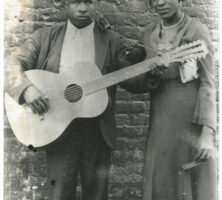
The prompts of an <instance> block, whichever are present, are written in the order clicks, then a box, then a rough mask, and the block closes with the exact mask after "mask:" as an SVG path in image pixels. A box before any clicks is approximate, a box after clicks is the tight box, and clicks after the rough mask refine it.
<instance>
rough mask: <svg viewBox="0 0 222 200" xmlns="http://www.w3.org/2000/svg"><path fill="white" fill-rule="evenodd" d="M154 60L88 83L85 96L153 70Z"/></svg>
mask: <svg viewBox="0 0 222 200" xmlns="http://www.w3.org/2000/svg"><path fill="white" fill-rule="evenodd" d="M154 59H157V57H154V58H152V59H149V60H145V61H143V62H140V63H138V64H135V65H132V66H130V67H126V68H123V69H121V70H117V71H115V72H112V73H109V74H106V75H104V76H102V77H100V78H99V79H97V80H94V81H92V82H91V83H90V87H88V88H87V92H86V93H85V94H86V95H87V94H92V93H95V92H97V91H99V90H102V89H104V88H108V87H110V86H113V85H116V84H118V83H120V82H123V81H125V80H128V79H130V78H133V77H136V76H139V75H141V74H143V73H146V72H148V71H150V70H152V69H154V66H153V65H152V62H153V60H154Z"/></svg>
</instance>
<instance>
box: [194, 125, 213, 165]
mask: <svg viewBox="0 0 222 200" xmlns="http://www.w3.org/2000/svg"><path fill="white" fill-rule="evenodd" d="M212 133H213V129H212V128H210V127H208V126H203V128H202V132H201V135H200V138H199V144H198V153H197V155H196V156H195V158H194V160H195V161H206V160H209V159H210V158H213V157H214V156H215V148H214V141H213V134H212Z"/></svg>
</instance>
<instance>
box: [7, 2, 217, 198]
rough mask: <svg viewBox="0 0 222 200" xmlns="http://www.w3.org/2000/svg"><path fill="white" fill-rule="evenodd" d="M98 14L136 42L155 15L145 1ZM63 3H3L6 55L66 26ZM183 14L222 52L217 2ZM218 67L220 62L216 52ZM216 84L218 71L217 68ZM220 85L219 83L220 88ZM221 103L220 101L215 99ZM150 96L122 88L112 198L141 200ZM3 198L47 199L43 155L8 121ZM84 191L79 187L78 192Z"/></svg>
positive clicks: (107, 5) (109, 6)
mask: <svg viewBox="0 0 222 200" xmlns="http://www.w3.org/2000/svg"><path fill="white" fill-rule="evenodd" d="M101 3H102V6H101V8H100V11H101V12H102V13H104V16H105V17H106V19H108V21H109V22H110V23H111V25H112V28H113V30H115V31H117V32H119V33H120V34H122V35H124V36H126V37H128V38H131V39H133V40H138V39H141V38H142V35H143V31H144V27H145V26H146V25H147V24H149V23H150V22H151V21H152V20H153V19H154V18H156V16H155V15H154V14H153V12H152V10H151V9H150V8H149V6H148V5H147V3H146V0H107V1H102V2H101ZM63 5H64V1H63V0H7V1H5V11H6V12H5V55H6V56H7V55H9V54H10V53H11V52H13V51H14V50H15V49H16V47H17V46H19V45H21V44H22V43H23V42H24V41H25V39H26V38H27V37H28V36H29V35H30V33H32V32H33V31H34V30H35V29H36V28H39V27H44V26H52V25H55V24H58V23H63V21H64V20H65V19H66V16H65V14H64V12H63V11H64V9H63ZM184 10H185V12H187V13H188V14H190V15H191V16H192V17H195V18H198V19H199V20H201V21H202V22H203V23H205V24H207V25H208V27H209V28H210V31H211V34H212V39H213V43H214V45H215V48H216V50H217V49H218V37H219V35H218V30H217V29H218V1H217V0H186V1H185V2H184ZM215 55H216V63H218V53H216V54H215ZM216 71H217V72H216V76H217V80H218V67H217V70H216ZM217 85H218V84H217ZM217 100H218V98H217ZM149 103H150V102H149V94H144V95H136V94H130V93H128V92H126V91H125V90H123V89H120V88H118V92H117V100H116V119H117V124H118V132H119V137H118V142H117V149H116V150H115V151H114V152H113V156H112V168H111V179H110V199H111V200H124V199H126V200H140V199H141V186H142V175H141V171H142V167H143V158H144V144H145V141H146V134H147V128H148V120H149ZM4 128H5V131H4V137H5V154H4V155H5V169H4V170H5V184H4V187H5V188H4V189H5V200H26V199H27V200H40V199H47V191H46V179H45V173H46V171H45V157H44V152H37V153H32V152H30V151H27V149H26V148H25V147H24V146H22V145H21V144H20V143H18V142H17V141H16V140H15V138H14V136H13V133H12V131H11V129H10V126H9V124H8V121H7V118H6V117H5V127H4ZM78 191H79V193H80V191H81V188H80V187H79V188H78Z"/></svg>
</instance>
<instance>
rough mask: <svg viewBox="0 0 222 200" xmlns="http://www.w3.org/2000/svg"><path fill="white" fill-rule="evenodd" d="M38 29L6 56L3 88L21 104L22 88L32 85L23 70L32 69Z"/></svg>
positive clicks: (37, 48) (35, 57)
mask: <svg viewBox="0 0 222 200" xmlns="http://www.w3.org/2000/svg"><path fill="white" fill-rule="evenodd" d="M39 37H40V34H39V31H36V32H35V33H33V35H32V36H31V37H30V38H29V39H28V40H27V41H26V42H25V43H24V45H22V46H21V47H20V48H19V49H17V51H16V52H15V53H12V54H11V55H10V56H8V58H6V63H5V64H6V69H5V89H6V91H7V92H8V93H9V95H10V96H12V97H13V98H14V99H15V100H16V101H17V102H18V103H20V104H22V103H23V101H22V98H21V97H22V94H23V92H24V90H25V89H26V88H27V87H29V86H30V85H32V83H31V82H30V80H29V79H28V78H27V76H26V75H25V73H24V71H26V70H30V69H34V68H35V65H36V62H37V59H38V55H39V49H40V42H39V41H40V39H39Z"/></svg>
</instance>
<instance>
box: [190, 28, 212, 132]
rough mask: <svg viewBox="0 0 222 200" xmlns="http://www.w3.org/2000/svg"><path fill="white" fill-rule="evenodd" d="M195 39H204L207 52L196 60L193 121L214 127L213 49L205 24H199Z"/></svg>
mask: <svg viewBox="0 0 222 200" xmlns="http://www.w3.org/2000/svg"><path fill="white" fill-rule="evenodd" d="M195 37H196V38H195V39H199V40H204V41H205V43H206V46H207V49H208V51H209V53H208V54H207V55H206V57H205V58H203V59H201V60H200V61H199V62H198V66H199V78H200V86H199V91H198V96H197V102H196V107H195V111H194V117H193V123H196V124H199V125H207V126H209V127H211V128H213V129H214V130H215V128H216V95H215V77H214V59H213V55H214V51H213V46H212V43H211V39H210V33H209V30H208V28H207V27H206V26H204V25H201V26H200V27H199V29H198V32H197V33H196V35H195Z"/></svg>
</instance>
